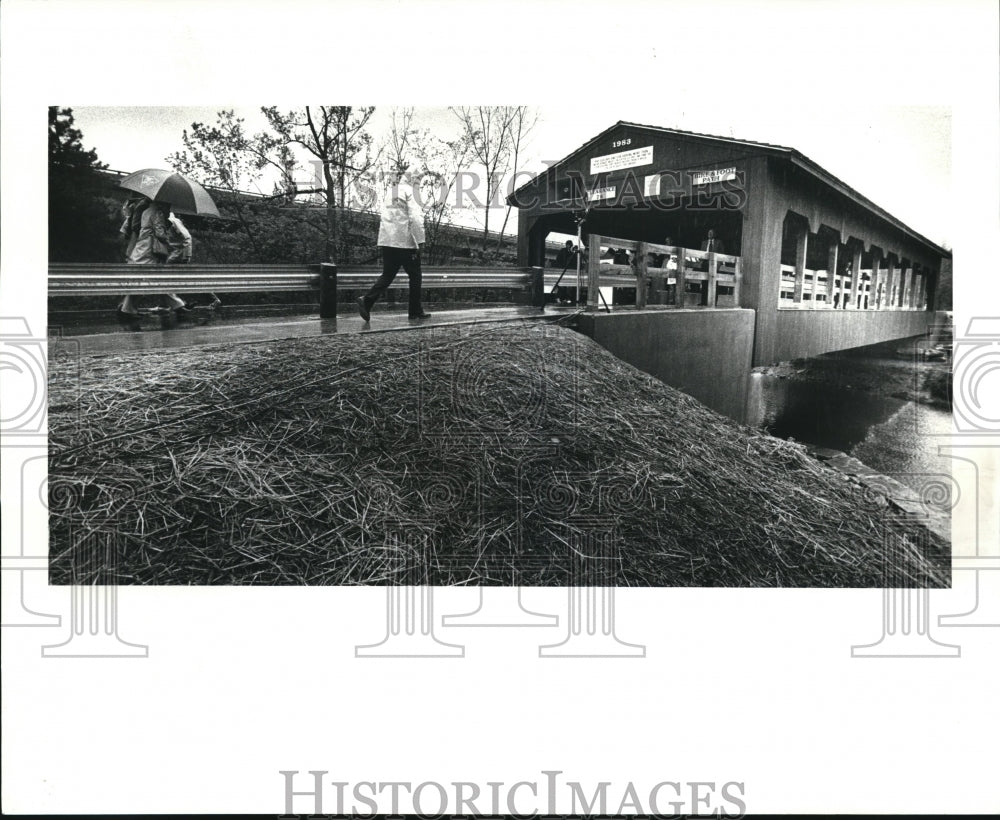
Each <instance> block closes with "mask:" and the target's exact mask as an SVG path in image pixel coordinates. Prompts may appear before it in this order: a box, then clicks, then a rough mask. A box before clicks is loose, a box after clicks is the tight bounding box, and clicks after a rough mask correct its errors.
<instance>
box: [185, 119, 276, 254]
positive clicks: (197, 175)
mask: <svg viewBox="0 0 1000 820" xmlns="http://www.w3.org/2000/svg"><path fill="white" fill-rule="evenodd" d="M181 139H182V142H183V144H184V149H183V150H181V151H177V152H175V153H173V154H170V155H169V156H168V157H167V158H166V160H167V162H168V163H170V166H171V167H172V168H174V170H176V171H178V172H180V173H182V174H187V175H189V176H191V177H192V178H193V179H196V180H198V181H200V182H201V183H202V184H204V185H208V186H210V187H212V188H216V189H219V190H222V191H226V192H228V193H230V194H232V196H230V197H228V198H227V201H226V206H227V207H226V211H227V212H228V213H230V214H232V215H233V216H234V217H235V218H236V220H237V222H238V223H239V225H240V228H241V229H242V231H243V233H244V234H245V235H246V237H247V241H248V242H249V243H250V246H251V248H252V249H253V254H254V256H255V257H256V258H258V259H260V258H263V254H264V248H263V241H262V237H261V235H260V234H261V226H260V225H258V224H257V220H256V218H255V215H253V214H251V213H250V212H249V200H248V199H247V197H246V194H247V193H248V192H253V189H257V191H256V192H257V193H259V183H260V181H261V178H262V177H263V176H264V172H265V170H267V169H268V168H270V169H271V170H272V171H277V173H278V175H279V176H280V178H281V179H283V180H287V179H289V176H290V173H291V168H292V157H291V154H290V152H288V151H287V150H281V148H280V146H277V145H275V144H273V143H272V142H271V141H270V139H269V137H268V136H267V135H266V134H258V135H255V136H251V135H250V134H248V133H247V132H246V130H245V128H244V120H243V118H242V117H237V116H236V115H235V113H234V112H233V111H219V112H218V114H217V115H216V121H215V124H214V125H206V124H205V123H200V122H195V123H192V124H191V128H190V130H188V129H185V130H184V132H183V135H182V137H181Z"/></svg>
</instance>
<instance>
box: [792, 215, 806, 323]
mask: <svg viewBox="0 0 1000 820" xmlns="http://www.w3.org/2000/svg"><path fill="white" fill-rule="evenodd" d="M808 250H809V231H808V229H804V230H802V232H801V233H800V234H799V235H798V236H797V237H795V290H794V296H793V297H792V300H793V301H794V302H795V305H796V307H802V292H803V290H804V289H805V283H806V252H807V251H808Z"/></svg>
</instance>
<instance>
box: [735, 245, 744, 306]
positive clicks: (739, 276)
mask: <svg viewBox="0 0 1000 820" xmlns="http://www.w3.org/2000/svg"><path fill="white" fill-rule="evenodd" d="M742 266H743V257H742V256H737V257H736V265H735V270H734V271H733V280H734V281H733V307H739V306H740V284H741V282H742V280H743V267H742Z"/></svg>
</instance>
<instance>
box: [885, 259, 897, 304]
mask: <svg viewBox="0 0 1000 820" xmlns="http://www.w3.org/2000/svg"><path fill="white" fill-rule="evenodd" d="M898 279H899V276H898V269H897V268H896V266H895V265H894V264H892V263H891V262H890V263H889V281H888V282H887V283H886V285H885V304H886V307H888V308H894V307H896V282H897V280H898Z"/></svg>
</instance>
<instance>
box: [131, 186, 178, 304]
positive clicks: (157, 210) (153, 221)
mask: <svg viewBox="0 0 1000 820" xmlns="http://www.w3.org/2000/svg"><path fill="white" fill-rule="evenodd" d="M169 218H170V205H169V204H167V203H166V202H151V203H150V204H149V205H148V206H146V207H145V208H144V209H143V210H142V213H141V215H140V217H139V230H138V232H137V233H136V234H135V237H134V240H135V241H134V242H133V241H132V239H131V238H130V240H129V244H131V246H132V250H131V252H130V253H129V255H128V258H127V259H126V260H125V261H126V262H127V263H128V264H130V265H164V264H166V262H167V257H168V256H169V255H170V244H169V242H170V222H169ZM132 221H133V224H134V217H133V220H132ZM132 300H133V297H132V294H128V295H126V296H125V298H124V299H122V302H121V304H120V305H119V306H118V318H119V319H120V320H121V321H123V322H129V323H130V322H134V321H135V320H136V318H137V317H138V315H139V312H138V311H137V310H136V309H135V305H134V304H133V302H132ZM167 300H168V301H169V302H170V305H169V307H171V308H173V309H174V310H175V311H180V310H183V309H184V307H185V305H184V300H183V299H181V298H180V297H179V296H177V294H174V293H168V294H167Z"/></svg>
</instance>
